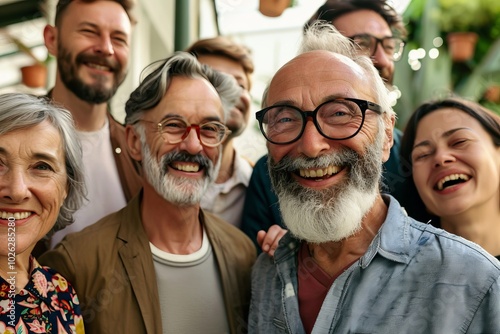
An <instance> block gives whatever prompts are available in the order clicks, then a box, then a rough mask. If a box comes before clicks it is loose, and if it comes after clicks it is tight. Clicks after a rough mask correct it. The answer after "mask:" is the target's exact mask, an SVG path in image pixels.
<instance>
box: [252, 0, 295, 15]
mask: <svg viewBox="0 0 500 334" xmlns="http://www.w3.org/2000/svg"><path fill="white" fill-rule="evenodd" d="M291 2H292V0H259V12H261V14H262V15H265V16H268V17H278V16H281V14H283V12H284V11H285V9H287V8H288V7H289V6H290V3H291Z"/></svg>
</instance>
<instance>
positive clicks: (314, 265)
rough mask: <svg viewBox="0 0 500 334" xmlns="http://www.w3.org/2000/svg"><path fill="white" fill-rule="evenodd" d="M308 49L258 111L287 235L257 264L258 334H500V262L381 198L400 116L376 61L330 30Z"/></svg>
mask: <svg viewBox="0 0 500 334" xmlns="http://www.w3.org/2000/svg"><path fill="white" fill-rule="evenodd" d="M312 45H315V46H316V47H312ZM318 45H323V46H328V50H330V51H333V52H330V51H325V50H324V47H323V48H321V47H317V46H318ZM305 49H309V50H311V49H315V50H316V51H310V52H304V53H301V54H299V55H298V56H296V57H295V58H293V59H292V60H290V61H289V62H288V63H286V64H285V65H284V66H283V67H281V68H280V69H279V70H278V71H277V73H276V74H275V75H274V77H273V78H272V80H271V82H270V84H269V87H268V90H267V92H266V94H265V101H264V104H265V106H266V107H265V108H264V109H262V110H261V111H259V112H257V114H256V117H257V120H258V121H259V124H260V129H261V132H262V133H263V135H264V137H265V138H266V140H267V142H268V149H269V161H268V162H269V173H270V176H271V180H272V185H273V187H274V189H275V191H276V193H277V195H278V198H279V205H280V210H281V212H282V215H283V221H284V223H285V224H286V226H287V228H288V230H289V232H288V233H287V234H285V236H284V237H283V238H282V239H281V240H280V242H279V245H278V248H277V249H276V251H275V253H274V257H271V256H269V255H268V254H265V253H264V254H261V255H260V256H259V258H258V259H257V262H256V263H255V265H254V268H253V271H252V300H251V304H250V316H249V333H263V334H269V333H300V334H302V333H500V318H499V317H498V314H500V313H499V312H500V302H499V301H500V263H499V262H498V261H497V260H496V259H494V258H493V257H492V256H490V255H489V254H487V253H486V252H485V251H484V250H483V249H481V248H480V247H479V246H477V245H475V244H473V243H470V242H468V241H466V240H464V239H462V238H460V237H457V236H455V235H452V234H449V233H447V232H445V231H443V230H440V229H436V228H433V227H432V226H430V225H428V224H423V223H420V222H417V221H415V220H414V219H412V218H410V217H408V216H407V214H406V213H405V211H404V209H403V208H402V207H401V206H400V205H399V203H398V202H397V200H396V199H395V198H393V197H392V196H390V195H382V194H381V192H380V189H379V186H380V179H381V175H382V169H381V168H382V164H383V162H384V161H386V160H387V159H388V157H389V151H390V148H391V145H392V137H391V136H392V133H393V132H392V130H393V126H394V118H395V115H394V112H393V110H392V109H391V106H390V102H389V97H388V93H387V90H386V88H385V87H384V84H383V82H382V79H381V78H380V76H379V75H378V73H377V71H376V69H375V68H374V66H373V64H372V63H371V61H370V59H369V58H368V57H366V56H358V55H356V54H355V53H354V52H353V51H354V50H353V47H352V44H350V41H349V40H348V39H347V38H345V37H344V36H342V35H341V34H340V33H338V32H337V31H336V30H335V28H333V27H332V26H330V25H326V26H323V25H322V24H316V25H314V26H313V27H312V28H310V30H309V31H308V32H306V34H305V37H304V40H303V42H302V50H305ZM320 49H323V50H320Z"/></svg>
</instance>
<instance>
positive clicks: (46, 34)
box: [43, 24, 57, 57]
mask: <svg viewBox="0 0 500 334" xmlns="http://www.w3.org/2000/svg"><path fill="white" fill-rule="evenodd" d="M43 39H44V40H45V47H46V48H47V50H48V51H49V53H50V54H51V55H53V56H54V57H56V56H57V28H56V27H54V26H51V25H49V24H47V25H46V26H45V28H44V29H43Z"/></svg>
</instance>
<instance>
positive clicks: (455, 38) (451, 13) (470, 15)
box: [436, 0, 500, 62]
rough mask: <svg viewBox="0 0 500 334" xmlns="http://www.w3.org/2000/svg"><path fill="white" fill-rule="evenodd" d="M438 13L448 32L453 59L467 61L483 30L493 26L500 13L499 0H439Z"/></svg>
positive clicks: (442, 24) (446, 32)
mask: <svg viewBox="0 0 500 334" xmlns="http://www.w3.org/2000/svg"><path fill="white" fill-rule="evenodd" d="M438 4H439V6H438V8H437V11H436V16H437V18H438V21H439V23H440V28H441V31H442V32H443V33H444V34H445V35H446V40H447V43H448V50H449V52H450V56H451V57H452V60H453V61H455V62H464V61H467V60H469V59H471V58H473V56H474V51H475V48H476V43H477V41H478V38H479V35H480V34H481V33H482V31H483V30H484V29H488V31H489V30H490V29H491V24H492V22H493V21H494V20H495V19H496V18H497V17H498V13H500V6H499V3H498V1H497V0H476V1H470V0H438Z"/></svg>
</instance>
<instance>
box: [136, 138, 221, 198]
mask: <svg viewBox="0 0 500 334" xmlns="http://www.w3.org/2000/svg"><path fill="white" fill-rule="evenodd" d="M141 142H142V152H143V168H144V172H145V174H146V179H147V181H148V182H149V183H150V184H151V186H152V187H153V188H154V189H155V190H156V192H157V193H158V194H159V195H161V196H162V197H163V198H164V199H165V200H166V201H167V202H170V203H173V204H177V205H179V206H193V205H196V204H199V203H200V201H201V198H202V197H203V195H204V194H205V192H206V191H207V188H208V187H209V186H210V185H211V184H212V183H213V182H215V179H216V177H217V174H218V173H219V168H220V163H221V159H222V154H219V160H218V161H217V164H216V165H215V166H214V164H213V163H212V161H210V159H208V158H207V157H205V156H202V155H196V156H192V155H189V154H187V153H180V152H170V153H167V154H165V155H164V156H163V157H162V158H161V161H160V162H159V163H158V162H156V159H155V158H154V157H153V156H152V155H151V151H150V150H149V147H148V146H147V144H146V143H145V142H144V141H142V140H141ZM172 161H190V162H197V163H199V164H200V167H205V170H206V174H205V177H204V178H202V179H199V180H194V179H191V178H187V177H176V176H172V175H170V174H168V172H167V170H168V167H167V166H168V164H170V163H171V162H172Z"/></svg>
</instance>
